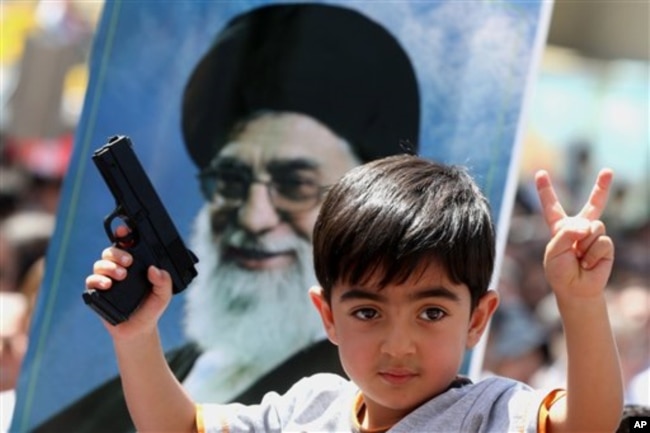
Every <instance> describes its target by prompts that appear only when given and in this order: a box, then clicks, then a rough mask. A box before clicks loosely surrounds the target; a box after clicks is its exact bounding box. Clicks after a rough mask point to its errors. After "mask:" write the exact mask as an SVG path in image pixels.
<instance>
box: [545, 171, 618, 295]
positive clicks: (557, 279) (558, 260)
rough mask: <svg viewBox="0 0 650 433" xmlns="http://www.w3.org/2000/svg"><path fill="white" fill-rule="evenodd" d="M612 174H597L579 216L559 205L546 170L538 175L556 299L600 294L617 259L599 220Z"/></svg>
mask: <svg viewBox="0 0 650 433" xmlns="http://www.w3.org/2000/svg"><path fill="white" fill-rule="evenodd" d="M612 178H613V172H612V171H611V170H609V169H603V170H601V171H600V173H599V174H598V178H597V180H596V184H595V185H594V188H593V190H592V191H591V195H590V196H589V199H588V200H587V203H585V205H584V206H583V208H582V209H581V210H580V212H578V214H577V215H576V216H572V217H571V216H568V215H567V214H566V212H565V211H564V208H563V207H562V205H561V204H560V202H559V200H558V198H557V195H556V194H555V190H554V188H553V185H552V183H551V178H550V176H549V174H548V173H547V172H546V171H539V172H537V174H536V176H535V184H536V186H537V192H538V194H539V198H540V201H541V204H542V213H543V215H544V219H545V220H546V223H547V224H548V227H549V228H550V230H551V240H550V241H549V243H548V245H547V246H546V252H545V255H544V267H545V270H546V278H547V279H548V282H549V284H550V285H551V287H552V288H553V291H554V293H555V295H556V296H558V297H562V298H567V297H590V296H595V295H601V294H602V292H603V289H604V288H605V285H606V284H607V280H608V279H609V275H610V273H611V269H612V264H613V260H614V245H613V243H612V240H611V239H610V238H609V237H608V236H607V235H606V234H605V225H604V224H603V223H602V221H600V220H599V218H600V216H601V215H602V213H603V211H604V209H605V205H606V203H607V196H608V194H609V188H610V185H611V183H612Z"/></svg>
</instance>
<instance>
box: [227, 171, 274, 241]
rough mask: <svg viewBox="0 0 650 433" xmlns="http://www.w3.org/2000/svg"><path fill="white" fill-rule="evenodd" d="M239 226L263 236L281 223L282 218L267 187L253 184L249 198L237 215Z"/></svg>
mask: <svg viewBox="0 0 650 433" xmlns="http://www.w3.org/2000/svg"><path fill="white" fill-rule="evenodd" d="M237 223H238V224H239V226H240V227H241V228H242V229H244V230H246V231H247V232H248V233H252V234H262V233H264V232H267V231H269V230H271V229H272V228H274V227H275V226H277V225H278V224H279V223H280V216H279V215H278V212H277V211H276V209H275V207H274V206H273V203H271V200H270V197H269V192H268V190H267V186H266V185H265V184H262V183H253V184H252V185H251V186H250V189H249V191H248V197H247V198H246V200H245V201H244V203H243V204H242V205H241V207H240V208H239V212H238V214H237Z"/></svg>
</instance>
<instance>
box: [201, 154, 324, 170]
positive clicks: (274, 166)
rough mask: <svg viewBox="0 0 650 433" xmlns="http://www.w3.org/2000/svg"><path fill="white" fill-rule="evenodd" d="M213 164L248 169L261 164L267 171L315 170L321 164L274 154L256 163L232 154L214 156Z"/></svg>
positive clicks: (311, 160)
mask: <svg viewBox="0 0 650 433" xmlns="http://www.w3.org/2000/svg"><path fill="white" fill-rule="evenodd" d="M213 165H214V166H217V167H224V166H233V167H241V168H249V169H250V168H252V167H253V166H257V165H261V166H262V168H264V169H266V170H269V171H281V170H288V171H293V170H317V169H319V168H320V166H321V164H320V163H319V162H318V161H316V160H314V159H311V158H307V157H278V156H274V157H272V158H270V159H269V160H267V161H264V160H262V161H260V162H259V164H257V163H252V162H251V161H247V158H244V157H241V156H234V155H227V156H218V157H217V158H215V160H214V163H213Z"/></svg>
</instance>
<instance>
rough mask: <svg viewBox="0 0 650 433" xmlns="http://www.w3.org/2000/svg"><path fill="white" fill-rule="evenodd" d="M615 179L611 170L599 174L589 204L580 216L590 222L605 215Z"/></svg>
mask: <svg viewBox="0 0 650 433" xmlns="http://www.w3.org/2000/svg"><path fill="white" fill-rule="evenodd" d="M613 178H614V172H613V171H612V170H611V169H609V168H604V169H602V170H600V173H598V178H597V179H596V183H595V185H594V187H593V189H592V190H591V194H590V195H589V199H588V200H587V203H585V205H584V206H583V207H582V209H581V210H580V212H578V216H581V217H584V218H587V219H589V220H592V221H593V220H597V219H599V218H600V216H601V215H602V214H603V211H604V210H605V205H606V204H607V197H608V196H609V188H610V186H611V184H612V179H613Z"/></svg>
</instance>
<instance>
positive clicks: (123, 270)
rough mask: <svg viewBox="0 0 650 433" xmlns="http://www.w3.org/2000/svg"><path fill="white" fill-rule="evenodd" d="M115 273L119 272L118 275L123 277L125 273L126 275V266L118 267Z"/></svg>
mask: <svg viewBox="0 0 650 433" xmlns="http://www.w3.org/2000/svg"><path fill="white" fill-rule="evenodd" d="M115 273H116V274H117V276H118V277H123V276H124V275H126V269H124V268H117V269H116V270H115Z"/></svg>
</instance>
